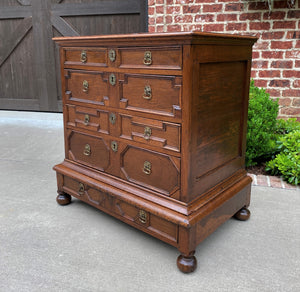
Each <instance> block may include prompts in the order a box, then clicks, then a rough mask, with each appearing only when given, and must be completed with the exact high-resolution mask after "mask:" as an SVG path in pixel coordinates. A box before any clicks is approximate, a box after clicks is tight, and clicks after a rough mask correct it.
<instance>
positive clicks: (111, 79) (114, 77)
mask: <svg viewBox="0 0 300 292" xmlns="http://www.w3.org/2000/svg"><path fill="white" fill-rule="evenodd" d="M116 80H117V79H116V75H115V74H114V73H111V74H110V75H109V83H110V84H111V85H115V84H116Z"/></svg>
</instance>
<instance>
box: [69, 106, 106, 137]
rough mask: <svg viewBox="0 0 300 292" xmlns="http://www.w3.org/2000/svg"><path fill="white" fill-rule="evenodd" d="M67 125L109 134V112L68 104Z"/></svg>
mask: <svg viewBox="0 0 300 292" xmlns="http://www.w3.org/2000/svg"><path fill="white" fill-rule="evenodd" d="M65 117H66V123H67V127H74V128H77V129H82V130H89V131H94V132H99V133H103V134H109V112H108V111H105V110H100V109H95V108H88V107H83V106H77V105H69V104H68V105H66V110H65Z"/></svg>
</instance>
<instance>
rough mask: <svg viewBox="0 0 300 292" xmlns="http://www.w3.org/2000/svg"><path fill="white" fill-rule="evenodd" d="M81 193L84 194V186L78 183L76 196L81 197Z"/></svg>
mask: <svg viewBox="0 0 300 292" xmlns="http://www.w3.org/2000/svg"><path fill="white" fill-rule="evenodd" d="M83 193H84V184H83V183H79V188H78V194H79V195H80V196H82V195H83Z"/></svg>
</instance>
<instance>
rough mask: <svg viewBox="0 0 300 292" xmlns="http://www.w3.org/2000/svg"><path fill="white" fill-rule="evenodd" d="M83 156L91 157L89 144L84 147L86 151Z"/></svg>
mask: <svg viewBox="0 0 300 292" xmlns="http://www.w3.org/2000/svg"><path fill="white" fill-rule="evenodd" d="M83 154H84V155H85V156H90V155H91V146H90V145H89V144H86V145H85V146H84V151H83Z"/></svg>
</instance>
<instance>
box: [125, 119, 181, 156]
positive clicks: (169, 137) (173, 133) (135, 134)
mask: <svg viewBox="0 0 300 292" xmlns="http://www.w3.org/2000/svg"><path fill="white" fill-rule="evenodd" d="M120 118H121V138H124V139H128V140H133V141H137V142H142V143H144V144H146V145H152V146H157V147H159V148H164V149H169V150H173V151H176V152H180V134H181V126H180V124H175V123H168V122H164V121H160V120H153V119H146V118H143V117H136V116H130V115H123V114H121V115H120Z"/></svg>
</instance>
